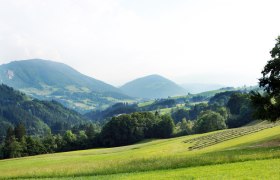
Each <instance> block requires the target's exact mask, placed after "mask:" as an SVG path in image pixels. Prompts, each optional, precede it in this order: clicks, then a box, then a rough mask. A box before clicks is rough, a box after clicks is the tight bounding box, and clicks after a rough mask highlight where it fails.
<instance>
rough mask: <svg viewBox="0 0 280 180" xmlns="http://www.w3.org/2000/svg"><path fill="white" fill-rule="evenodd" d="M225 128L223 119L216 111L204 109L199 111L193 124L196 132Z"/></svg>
mask: <svg viewBox="0 0 280 180" xmlns="http://www.w3.org/2000/svg"><path fill="white" fill-rule="evenodd" d="M225 128H227V126H226V123H225V119H224V118H223V117H222V116H221V115H220V114H219V113H216V112H213V111H210V110H208V111H204V112H201V113H200V115H199V117H198V119H197V121H196V122H195V124H194V131H195V132H196V133H205V132H211V131H216V130H221V129H225Z"/></svg>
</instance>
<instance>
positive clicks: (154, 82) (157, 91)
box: [120, 75, 187, 99]
mask: <svg viewBox="0 0 280 180" xmlns="http://www.w3.org/2000/svg"><path fill="white" fill-rule="evenodd" d="M120 89H121V90H122V91H123V92H124V93H126V94H128V95H129V96H132V97H139V98H146V99H156V98H167V97H168V96H176V95H184V94H186V93H187V92H186V90H184V89H183V88H182V87H180V86H179V85H177V84H176V83H174V82H172V81H171V80H169V79H166V78H164V77H162V76H159V75H150V76H145V77H142V78H138V79H135V80H133V81H130V82H128V83H126V84H124V85H123V86H122V87H120Z"/></svg>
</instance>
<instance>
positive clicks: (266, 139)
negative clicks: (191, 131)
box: [0, 125, 280, 179]
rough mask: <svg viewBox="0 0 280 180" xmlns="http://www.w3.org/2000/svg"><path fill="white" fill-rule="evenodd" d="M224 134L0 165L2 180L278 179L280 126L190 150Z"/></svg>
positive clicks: (166, 140) (51, 155)
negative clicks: (37, 179)
mask: <svg viewBox="0 0 280 180" xmlns="http://www.w3.org/2000/svg"><path fill="white" fill-rule="evenodd" d="M257 126H258V125H257ZM228 131H229V130H224V131H219V132H212V133H208V134H201V135H192V136H184V137H178V138H172V139H164V140H150V141H146V142H142V143H139V144H135V145H130V146H124V147H116V148H102V149H92V150H84V151H74V152H66V153H56V154H49V155H40V156H34V157H26V158H18V159H9V160H1V161H0V179H1V178H2V179H3V178H5V179H6V178H18V179H22V178H65V179H73V178H74V177H75V179H90V178H96V179H150V178H157V179H165V178H168V179H172V178H173V179H180V178H181V179H188V178H190V179H192V178H206V179H208V178H213V179H228V178H239V179H240V178H242V177H244V178H247V179H250V178H252V179H255V178H259V179H263V178H266V177H271V178H274V177H279V176H280V175H279V173H280V170H279V169H280V168H279V167H280V159H278V158H280V147H279V144H275V143H273V142H274V141H275V139H279V138H280V135H279V134H280V126H275V127H266V129H263V130H259V131H252V132H251V133H249V134H245V135H244V134H241V135H236V134H238V133H235V135H234V136H235V137H234V138H231V139H227V140H226V141H222V142H217V143H216V144H215V143H214V144H211V145H210V146H205V147H203V148H200V149H194V150H192V149H190V147H192V146H194V144H195V141H193V142H190V141H189V140H190V139H195V138H196V139H199V137H202V136H206V137H204V139H205V138H206V139H207V137H213V135H214V134H216V133H218V134H217V135H219V136H220V135H221V132H225V133H227V132H228ZM202 172H203V173H202ZM272 175H273V176H272ZM271 178H270V179H271Z"/></svg>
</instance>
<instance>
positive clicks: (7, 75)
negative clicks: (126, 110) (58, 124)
mask: <svg viewBox="0 0 280 180" xmlns="http://www.w3.org/2000/svg"><path fill="white" fill-rule="evenodd" d="M0 82H1V83H4V84H7V85H8V86H11V87H13V88H15V89H18V90H21V91H22V92H25V93H26V94H28V95H31V96H32V97H35V98H38V99H44V100H52V99H54V100H56V101H58V102H60V103H62V104H64V105H66V106H67V107H69V108H71V109H75V110H77V111H79V112H82V113H83V112H86V111H89V110H92V109H96V108H104V107H108V106H110V105H112V104H114V103H115V102H122V101H126V100H131V98H130V97H128V96H127V95H124V94H123V93H122V92H121V91H120V90H119V89H118V88H115V87H113V86H111V85H109V84H106V83H104V82H102V81H99V80H96V79H94V78H91V77H88V76H86V75H83V74H81V73H79V72H78V71H76V70H75V69H73V68H71V67H69V66H67V65H65V64H63V63H58V62H54V61H48V60H41V59H31V60H22V61H14V62H11V63H8V64H3V65H1V66H0Z"/></svg>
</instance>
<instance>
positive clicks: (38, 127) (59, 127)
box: [0, 85, 88, 141]
mask: <svg viewBox="0 0 280 180" xmlns="http://www.w3.org/2000/svg"><path fill="white" fill-rule="evenodd" d="M87 121H88V120H86V119H84V118H83V117H82V116H81V115H80V114H78V113H76V112H75V111H73V110H70V109H67V108H65V107H64V106H62V105H61V104H59V103H57V102H55V101H40V100H36V99H34V100H32V99H31V98H29V97H28V96H26V95H25V94H23V93H21V92H19V91H15V90H13V88H11V87H8V86H6V85H0V127H1V128H0V141H1V139H2V137H3V136H4V135H5V133H6V130H7V128H8V127H9V126H15V125H17V124H19V123H23V124H24V125H25V127H26V129H27V133H28V134H29V135H46V134H48V133H49V132H50V130H52V132H53V133H58V132H63V130H66V129H68V128H71V126H73V125H77V124H81V123H85V122H87Z"/></svg>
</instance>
